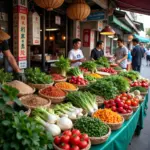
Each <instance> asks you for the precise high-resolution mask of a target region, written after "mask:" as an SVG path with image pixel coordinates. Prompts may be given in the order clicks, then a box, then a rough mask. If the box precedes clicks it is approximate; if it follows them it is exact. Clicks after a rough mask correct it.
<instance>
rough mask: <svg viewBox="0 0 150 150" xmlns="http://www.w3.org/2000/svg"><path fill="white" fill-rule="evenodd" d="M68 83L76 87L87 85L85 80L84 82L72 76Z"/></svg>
mask: <svg viewBox="0 0 150 150" xmlns="http://www.w3.org/2000/svg"><path fill="white" fill-rule="evenodd" d="M69 82H70V83H72V84H77V85H87V84H88V81H87V80H85V79H83V78H81V77H79V76H78V77H75V76H72V77H71V80H70V81H69Z"/></svg>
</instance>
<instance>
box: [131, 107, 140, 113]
mask: <svg viewBox="0 0 150 150" xmlns="http://www.w3.org/2000/svg"><path fill="white" fill-rule="evenodd" d="M131 107H132V110H133V112H136V111H137V109H138V108H139V105H138V106H135V107H133V106H131Z"/></svg>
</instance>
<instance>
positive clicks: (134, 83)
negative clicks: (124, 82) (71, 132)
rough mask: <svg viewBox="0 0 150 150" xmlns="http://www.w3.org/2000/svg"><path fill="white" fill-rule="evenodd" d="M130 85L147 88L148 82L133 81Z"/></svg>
mask: <svg viewBox="0 0 150 150" xmlns="http://www.w3.org/2000/svg"><path fill="white" fill-rule="evenodd" d="M130 86H131V87H136V86H141V87H144V88H148V87H149V83H148V82H147V81H144V80H143V81H134V82H132V83H131V84H130Z"/></svg>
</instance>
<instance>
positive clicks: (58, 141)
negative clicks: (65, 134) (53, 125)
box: [54, 136, 60, 145]
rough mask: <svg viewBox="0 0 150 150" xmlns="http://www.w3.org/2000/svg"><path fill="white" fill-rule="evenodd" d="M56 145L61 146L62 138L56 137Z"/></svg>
mask: <svg viewBox="0 0 150 150" xmlns="http://www.w3.org/2000/svg"><path fill="white" fill-rule="evenodd" d="M54 143H55V144H56V145H59V144H60V137H59V136H56V137H55V139H54Z"/></svg>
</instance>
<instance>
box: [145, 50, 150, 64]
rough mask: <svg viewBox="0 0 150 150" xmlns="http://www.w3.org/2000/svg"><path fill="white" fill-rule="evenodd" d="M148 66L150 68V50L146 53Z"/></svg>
mask: <svg viewBox="0 0 150 150" xmlns="http://www.w3.org/2000/svg"><path fill="white" fill-rule="evenodd" d="M145 56H146V61H147V66H148V65H149V66H150V48H149V49H148V50H147V51H146V52H145Z"/></svg>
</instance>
